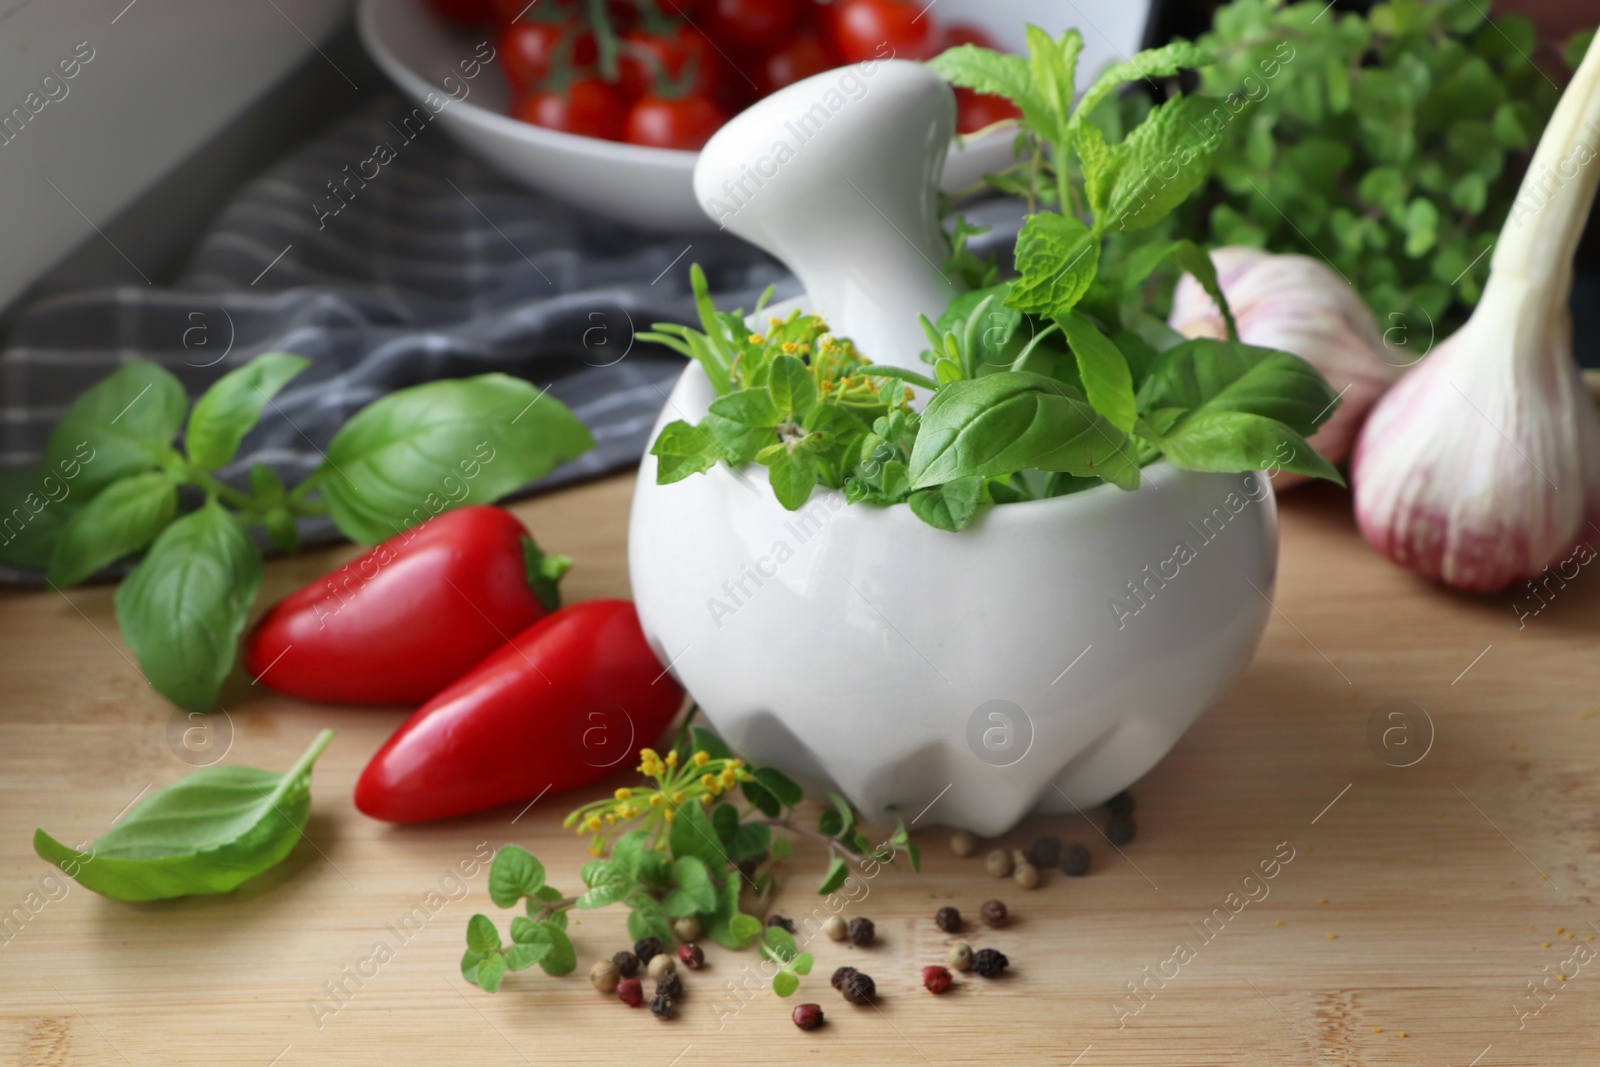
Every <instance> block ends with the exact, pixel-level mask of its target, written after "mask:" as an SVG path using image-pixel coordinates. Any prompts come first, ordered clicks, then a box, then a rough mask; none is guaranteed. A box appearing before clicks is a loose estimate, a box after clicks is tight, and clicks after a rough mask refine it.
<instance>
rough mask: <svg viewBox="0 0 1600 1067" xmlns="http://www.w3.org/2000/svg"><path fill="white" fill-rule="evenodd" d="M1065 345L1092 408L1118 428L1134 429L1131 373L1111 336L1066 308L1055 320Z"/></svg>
mask: <svg viewBox="0 0 1600 1067" xmlns="http://www.w3.org/2000/svg"><path fill="white" fill-rule="evenodd" d="M1056 324H1057V325H1059V326H1060V327H1061V332H1062V333H1063V334H1065V335H1066V338H1067V345H1068V346H1069V347H1070V348H1071V349H1072V355H1073V357H1074V358H1076V359H1077V361H1078V377H1079V378H1080V379H1081V380H1082V381H1083V391H1084V393H1085V395H1086V396H1088V398H1089V403H1090V404H1092V405H1093V406H1094V409H1095V410H1096V411H1098V412H1099V413H1100V414H1102V415H1104V416H1105V417H1106V418H1107V419H1108V420H1109V421H1110V423H1111V425H1113V426H1115V427H1116V428H1117V429H1119V430H1121V431H1122V432H1123V433H1128V432H1129V431H1131V430H1132V429H1133V420H1134V400H1133V375H1132V373H1131V372H1130V371H1129V370H1128V361H1127V360H1126V359H1124V358H1123V357H1122V353H1121V352H1120V351H1118V349H1117V346H1116V345H1115V344H1114V343H1112V341H1111V338H1109V337H1107V336H1106V335H1105V334H1103V333H1101V332H1100V327H1098V326H1096V325H1095V324H1094V322H1093V320H1091V319H1090V318H1089V317H1088V316H1087V315H1085V314H1083V312H1081V311H1069V312H1068V313H1067V314H1065V315H1063V316H1061V317H1059V318H1057V319H1056Z"/></svg>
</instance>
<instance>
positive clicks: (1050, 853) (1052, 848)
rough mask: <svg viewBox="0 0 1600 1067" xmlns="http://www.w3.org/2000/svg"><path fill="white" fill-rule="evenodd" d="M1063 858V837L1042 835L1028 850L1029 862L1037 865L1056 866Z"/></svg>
mask: <svg viewBox="0 0 1600 1067" xmlns="http://www.w3.org/2000/svg"><path fill="white" fill-rule="evenodd" d="M1060 860H1061V838H1059V837H1041V838H1039V840H1037V841H1035V842H1034V843H1033V847H1032V848H1031V849H1029V850H1028V862H1029V863H1031V864H1033V865H1034V866H1035V867H1054V866H1055V865H1056V864H1057V863H1058V862H1060Z"/></svg>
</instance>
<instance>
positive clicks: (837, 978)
mask: <svg viewBox="0 0 1600 1067" xmlns="http://www.w3.org/2000/svg"><path fill="white" fill-rule="evenodd" d="M855 973H856V969H855V968H854V967H840V968H839V969H838V970H836V971H834V972H833V977H832V978H830V979H828V981H829V982H830V983H831V984H832V985H833V988H835V989H843V988H844V980H845V979H846V978H849V977H850V976H851V975H852V974H855Z"/></svg>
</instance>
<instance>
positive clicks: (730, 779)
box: [721, 767, 738, 789]
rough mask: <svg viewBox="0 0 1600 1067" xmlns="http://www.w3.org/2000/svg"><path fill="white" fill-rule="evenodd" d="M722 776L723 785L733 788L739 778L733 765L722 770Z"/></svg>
mask: <svg viewBox="0 0 1600 1067" xmlns="http://www.w3.org/2000/svg"><path fill="white" fill-rule="evenodd" d="M721 777H722V787H723V788H724V789H732V788H733V783H734V782H736V781H738V778H736V777H735V776H734V773H733V768H732V767H728V768H726V769H725V770H724V771H723V772H722V776H721Z"/></svg>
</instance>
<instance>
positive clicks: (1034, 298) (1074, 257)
mask: <svg viewBox="0 0 1600 1067" xmlns="http://www.w3.org/2000/svg"><path fill="white" fill-rule="evenodd" d="M1016 263H1017V271H1018V272H1019V275H1020V276H1019V277H1018V278H1017V280H1016V281H1015V282H1013V283H1012V286H1011V293H1010V295H1009V296H1007V297H1006V304H1007V305H1008V306H1010V307H1014V308H1016V309H1018V310H1019V311H1026V312H1029V313H1031V314H1035V315H1042V316H1046V317H1048V316H1054V315H1065V314H1066V313H1067V312H1068V311H1071V310H1072V308H1073V306H1074V305H1076V304H1077V302H1078V301H1079V300H1081V299H1083V294H1084V293H1086V292H1088V291H1089V283H1090V282H1092V281H1094V278H1095V273H1096V271H1097V270H1098V269H1099V266H1100V238H1099V237H1098V236H1097V235H1096V234H1094V233H1093V232H1092V231H1091V230H1090V229H1089V227H1087V226H1085V225H1084V224H1083V223H1081V222H1079V221H1078V220H1077V219H1075V218H1073V217H1072V216H1070V215H1057V214H1055V213H1053V212H1041V213H1039V214H1035V215H1029V216H1028V219H1027V221H1026V222H1025V223H1023V226H1022V231H1021V232H1020V233H1019V234H1017V249H1016Z"/></svg>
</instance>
